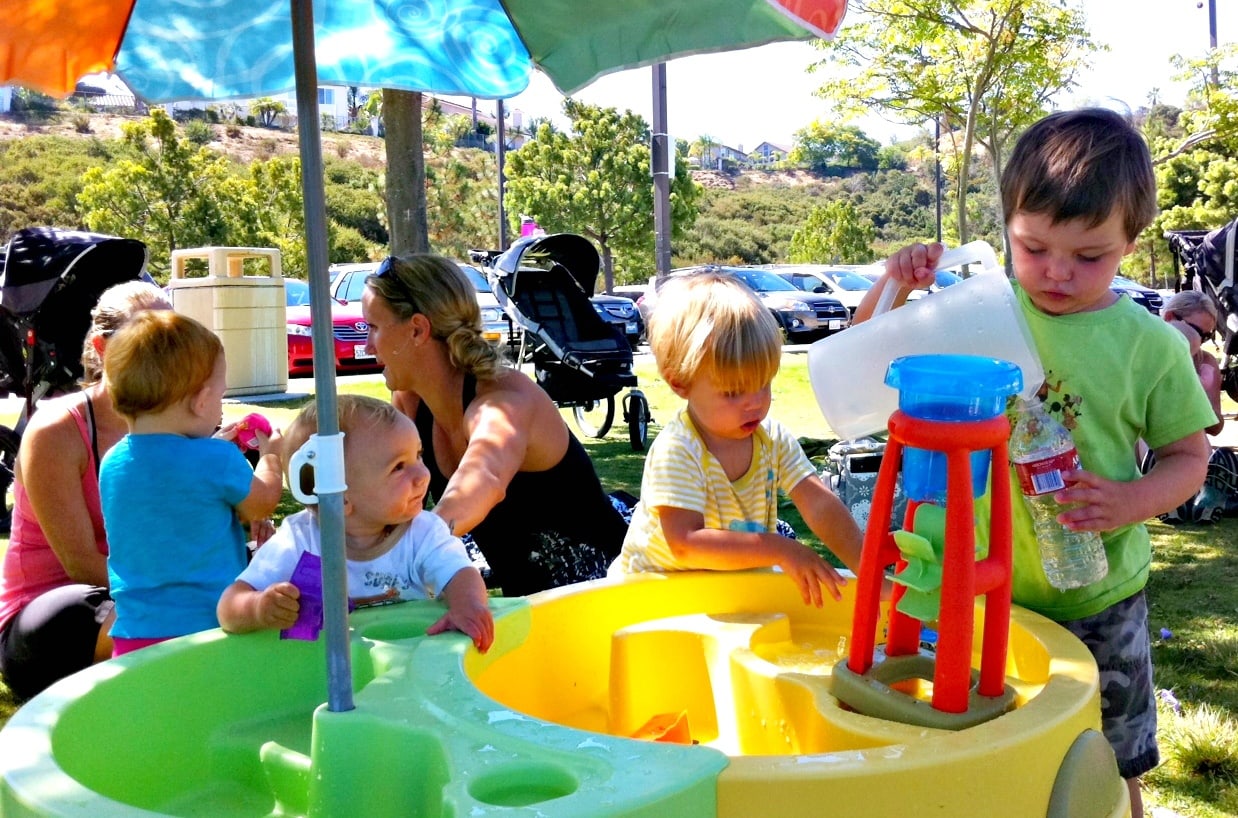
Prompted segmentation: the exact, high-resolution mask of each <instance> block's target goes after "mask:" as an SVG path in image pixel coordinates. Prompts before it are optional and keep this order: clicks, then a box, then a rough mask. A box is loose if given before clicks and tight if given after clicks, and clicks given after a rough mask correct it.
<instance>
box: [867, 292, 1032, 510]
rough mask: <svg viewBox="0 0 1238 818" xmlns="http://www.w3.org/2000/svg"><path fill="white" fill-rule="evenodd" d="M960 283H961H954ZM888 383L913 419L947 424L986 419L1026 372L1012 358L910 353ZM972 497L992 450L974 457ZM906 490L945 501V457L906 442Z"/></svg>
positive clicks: (980, 487) (919, 498) (920, 498)
mask: <svg viewBox="0 0 1238 818" xmlns="http://www.w3.org/2000/svg"><path fill="white" fill-rule="evenodd" d="M956 286H957V285H956ZM885 381H886V383H887V384H888V385H890V386H892V387H894V388H895V389H897V390H898V408H899V409H901V410H902V411H903V412H904V413H905V414H908V415H911V416H912V417H917V418H924V419H926V420H940V421H947V422H965V421H969V420H987V419H988V418H993V417H997V416H998V415H1000V414H1001V413H1002V410H1004V409H1005V408H1006V398H1008V397H1009V396H1011V395H1013V394H1015V393H1016V392H1018V391H1019V390H1020V389H1022V388H1023V373H1022V372H1021V371H1020V370H1019V367H1018V366H1016V365H1015V364H1013V363H1011V362H1010V361H1003V360H1000V359H997V358H982V357H980V356H978V355H911V356H908V357H906V358H898V359H897V360H895V361H893V362H891V364H890V368H889V370H888V371H887V372H886V378H885ZM970 459H971V477H972V496H974V497H979V496H980V495H981V494H983V493H984V489H985V486H986V484H987V483H988V479H989V453H988V451H987V450H984V451H974V452H972V453H971V455H970ZM903 491H904V492H906V494H907V496H908V497H910V498H911V499H912V500H915V501H916V502H921V503H923V502H928V503H937V504H938V505H945V502H946V455H945V453H944V452H940V451H934V450H930V449H918V448H915V447H913V446H908V447H907V448H906V449H904V450H903Z"/></svg>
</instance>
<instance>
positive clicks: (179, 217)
mask: <svg viewBox="0 0 1238 818" xmlns="http://www.w3.org/2000/svg"><path fill="white" fill-rule="evenodd" d="M123 131H124V138H123V141H124V143H125V146H126V153H127V155H125V156H122V157H120V158H118V159H117V160H116V161H115V162H114V163H112V164H111V165H109V166H107V167H95V168H91V169H90V170H87V171H86V173H85V174H84V175H83V177H82V182H83V186H82V190H81V192H80V193H79V194H78V202H79V204H80V205H81V207H82V209H83V211H84V214H85V221H86V224H87V225H88V226H89V227H90V229H92V230H97V231H99V232H103V233H114V234H116V235H118V236H135V237H140V238H141V239H142V240H143V241H145V242H146V243H147V246H148V248H149V250H150V254H151V258H150V266H151V269H152V270H153V271H156V272H160V271H166V270H167V269H168V265H169V263H170V258H171V253H172V251H173V250H175V249H177V248H179V247H196V246H209V245H226V244H229V243H233V242H232V241H231V239H232V237H233V236H237V235H242V234H243V233H244V232H245V230H246V228H245V227H244V225H247V224H250V223H253V222H254V221H255V220H256V219H257V218H258V215H257V213H256V209H255V203H254V199H253V196H252V195H251V193H252V188H251V187H250V186H249V185H247V184H246V183H245V181H244V180H243V179H241V178H239V177H238V176H236V175H235V174H234V173H233V171H232V166H231V164H230V163H229V161H228V160H227V159H225V158H224V157H222V156H220V155H218V154H215V153H212V152H211V151H210V150H208V149H207V148H199V147H196V146H194V145H193V144H192V143H190V142H189V141H188V140H185V139H182V138H181V137H180V136H179V135H178V133H177V128H176V123H175V122H173V121H172V119H171V117H169V116H168V114H167V113H166V112H165V111H164V110H163V109H162V108H152V109H151V111H150V115H149V116H148V117H147V118H146V119H144V120H139V121H137V122H128V123H125V125H124V126H123Z"/></svg>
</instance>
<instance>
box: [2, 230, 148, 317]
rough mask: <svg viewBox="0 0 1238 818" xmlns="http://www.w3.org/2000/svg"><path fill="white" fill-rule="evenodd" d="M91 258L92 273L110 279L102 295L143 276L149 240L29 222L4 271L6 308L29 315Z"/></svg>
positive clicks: (98, 289)
mask: <svg viewBox="0 0 1238 818" xmlns="http://www.w3.org/2000/svg"><path fill="white" fill-rule="evenodd" d="M87 257H88V258H89V260H90V264H89V269H90V273H89V275H90V276H91V277H92V278H99V279H102V280H104V281H106V282H107V283H105V284H102V286H95V287H92V289H94V290H96V293H95V295H96V297H97V295H98V293H99V292H102V291H103V290H105V289H107V287H108V286H111V284H118V283H120V282H121V281H128V280H130V279H133V278H137V277H138V275H139V273H140V272H141V271H144V270H145V267H146V245H145V244H143V243H142V242H140V241H136V240H134V239H122V238H117V237H116V236H104V235H100V234H98V233H85V232H80V231H76V230H60V229H57V228H54V227H27V228H25V229H23V230H19V231H17V233H16V234H14V236H13V238H12V239H11V240H10V241H9V246H8V254H7V256H6V258H5V262H4V268H3V274H2V275H0V307H3V308H4V309H6V310H8V311H9V312H11V313H13V314H14V315H29V314H31V313H34V312H36V311H37V310H38V309H39V308H40V307H42V306H43V303H44V301H46V300H47V297H48V295H49V294H50V293H51V292H52V291H53V290H55V289H56V287H57V286H58V285H60V283H61V279H62V278H70V277H72V276H76V275H77V269H76V268H77V265H78V263H79V262H80V261H81V260H82V259H83V258H87Z"/></svg>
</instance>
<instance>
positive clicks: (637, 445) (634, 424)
mask: <svg viewBox="0 0 1238 818" xmlns="http://www.w3.org/2000/svg"><path fill="white" fill-rule="evenodd" d="M623 418H624V420H626V421H627V422H628V440H630V441H631V442H632V451H634V452H643V451H645V444H646V443H648V442H649V421H650V420H651V418H650V417H649V401H647V400H645V396H644V395H643V394H641V392H640V391H639V390H636V389H633V390H632V391H631V392H629V393H628V394H627V397H625V398H624V399H623Z"/></svg>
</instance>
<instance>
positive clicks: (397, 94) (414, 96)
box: [382, 88, 430, 255]
mask: <svg viewBox="0 0 1238 818" xmlns="http://www.w3.org/2000/svg"><path fill="white" fill-rule="evenodd" d="M382 93H383V103H382V105H383V122H384V123H385V125H386V128H387V186H386V187H387V229H388V230H389V231H390V233H391V252H392V253H394V254H395V255H404V254H405V253H428V252H430V226H429V224H428V221H427V216H426V158H425V149H424V147H423V146H422V139H421V134H422V128H421V117H422V111H421V104H422V103H421V94H419V93H416V92H413V91H396V90H393V89H391V88H384V89H383V92H382Z"/></svg>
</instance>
